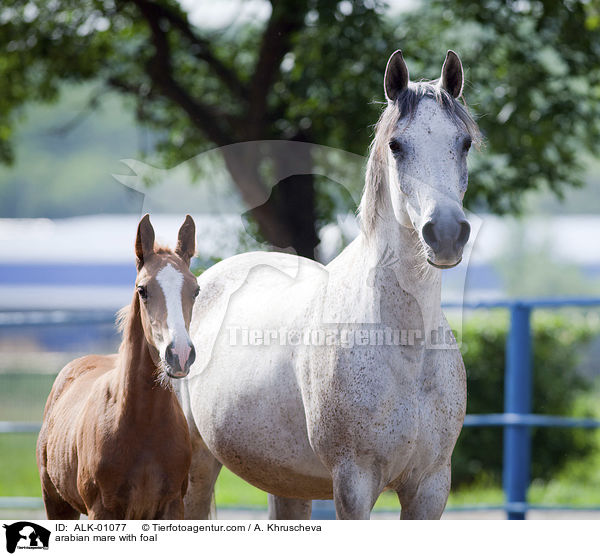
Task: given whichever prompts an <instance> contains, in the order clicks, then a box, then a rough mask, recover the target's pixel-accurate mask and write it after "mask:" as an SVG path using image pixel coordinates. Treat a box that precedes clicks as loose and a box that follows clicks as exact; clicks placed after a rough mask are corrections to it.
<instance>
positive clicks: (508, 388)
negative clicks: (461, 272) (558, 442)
mask: <svg viewBox="0 0 600 556" xmlns="http://www.w3.org/2000/svg"><path fill="white" fill-rule="evenodd" d="M530 321H531V307H530V306H529V305H526V304H523V303H519V302H517V303H515V304H514V305H512V306H511V310H510V330H509V333H508V335H507V345H506V370H505V374H504V412H505V413H513V414H517V415H523V414H525V415H526V414H529V413H531V393H532V372H531V325H530ZM503 459H504V461H503V486H504V495H505V498H506V503H507V505H508V508H507V518H508V519H525V514H526V511H527V487H528V486H529V472H530V463H531V438H530V430H529V427H526V426H523V425H519V424H514V425H505V426H504V454H503Z"/></svg>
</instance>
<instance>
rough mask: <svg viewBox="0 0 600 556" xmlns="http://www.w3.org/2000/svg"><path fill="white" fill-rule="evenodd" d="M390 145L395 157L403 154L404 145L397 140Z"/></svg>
mask: <svg viewBox="0 0 600 556" xmlns="http://www.w3.org/2000/svg"><path fill="white" fill-rule="evenodd" d="M389 145H390V150H391V151H392V153H394V155H398V154H400V153H401V152H402V145H401V144H400V143H399V142H398V141H397V140H396V139H392V140H391V141H390V143H389Z"/></svg>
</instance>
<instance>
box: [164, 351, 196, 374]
mask: <svg viewBox="0 0 600 556" xmlns="http://www.w3.org/2000/svg"><path fill="white" fill-rule="evenodd" d="M186 348H187V349H186ZM180 356H182V357H181V359H180ZM182 359H183V362H182ZM195 360H196V350H195V349H194V345H193V344H192V343H191V342H188V343H187V346H185V347H184V349H179V350H178V351H177V353H176V352H175V346H174V344H173V342H171V343H170V344H169V345H168V346H167V349H166V350H165V363H166V365H165V371H166V373H167V374H168V375H169V376H170V377H171V378H183V377H185V376H187V375H188V374H189V372H190V367H191V366H192V364H193V363H194V361H195ZM182 363H183V364H182Z"/></svg>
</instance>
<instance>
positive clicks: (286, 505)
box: [268, 494, 312, 519]
mask: <svg viewBox="0 0 600 556" xmlns="http://www.w3.org/2000/svg"><path fill="white" fill-rule="evenodd" d="M268 498H269V519H310V513H311V511H312V500H300V499H298V498H284V497H283V496H275V495H274V494H269V496H268Z"/></svg>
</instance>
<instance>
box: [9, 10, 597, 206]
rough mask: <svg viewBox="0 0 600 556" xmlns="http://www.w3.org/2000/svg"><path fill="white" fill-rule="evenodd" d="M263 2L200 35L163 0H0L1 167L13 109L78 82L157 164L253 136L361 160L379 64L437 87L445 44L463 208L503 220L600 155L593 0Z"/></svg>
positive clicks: (376, 96) (574, 177) (377, 96)
mask: <svg viewBox="0 0 600 556" xmlns="http://www.w3.org/2000/svg"><path fill="white" fill-rule="evenodd" d="M274 6H275V7H274V8H273V10H272V13H271V16H270V17H269V19H268V21H266V22H252V23H243V24H237V25H236V26H235V28H231V29H225V30H223V32H220V33H211V32H208V31H207V30H206V29H199V28H196V27H194V25H192V24H191V23H190V22H189V20H188V17H187V14H186V13H185V12H184V11H183V9H182V7H181V5H180V4H179V3H178V2H176V1H175V0H159V1H156V2H151V1H148V0H129V1H125V2H114V1H113V0H77V1H74V0H58V1H56V2H46V1H42V0H7V1H6V2H4V3H3V7H2V8H1V10H0V46H1V50H0V51H1V52H2V55H0V84H1V85H2V91H3V94H2V98H0V121H1V122H2V125H0V160H3V161H5V162H6V161H10V160H12V157H13V153H12V138H13V137H14V130H15V127H16V126H17V124H18V121H19V117H20V114H21V111H22V107H23V106H24V105H25V103H27V102H31V101H37V102H52V101H55V100H56V99H57V97H58V94H59V91H60V87H61V85H63V84H65V83H69V84H74V83H82V82H90V81H93V82H96V83H100V84H102V87H104V88H106V89H111V90H115V91H117V92H119V93H121V94H124V95H125V96H126V97H127V98H128V99H129V100H130V106H131V108H132V110H134V111H135V115H136V117H137V119H138V120H139V121H140V122H142V123H143V125H144V126H147V127H149V128H152V129H154V130H155V132H156V141H155V143H154V147H155V148H156V149H157V152H158V153H159V154H160V158H161V163H162V164H164V165H165V166H174V165H175V164H177V163H179V162H181V161H182V160H185V159H188V158H190V157H192V156H194V155H196V154H198V152H200V151H202V150H204V149H206V148H207V147H209V146H212V145H215V144H225V143H233V142H236V141H247V140H253V139H301V140H306V141H312V142H315V143H320V144H325V145H328V146H334V147H339V148H342V149H345V150H349V151H353V152H358V153H361V154H365V153H366V149H367V145H368V141H369V134H370V129H371V128H370V126H371V125H372V124H373V123H374V122H375V120H376V119H377V116H378V113H379V110H380V106H379V105H378V104H377V102H373V101H381V100H383V94H382V90H381V88H382V87H381V82H382V74H383V70H384V67H385V62H386V60H387V57H388V56H389V54H390V52H392V51H393V50H394V49H395V48H398V47H401V48H402V49H403V50H404V53H405V56H406V58H407V60H408V63H409V67H410V70H411V75H412V76H413V77H427V78H435V77H437V76H438V75H439V72H440V65H441V62H442V60H443V56H444V54H445V49H446V48H453V49H455V50H457V51H459V53H460V54H461V57H462V59H463V63H464V65H465V68H466V70H467V83H466V90H465V96H466V98H467V99H468V101H469V103H470V105H471V106H472V107H474V110H475V112H477V113H479V115H480V118H479V121H480V124H481V127H482V129H483V131H484V133H485V136H486V139H487V148H486V149H485V150H484V152H483V153H482V154H480V155H477V154H476V155H475V156H474V160H473V164H472V178H471V186H470V188H469V192H468V194H467V199H466V202H467V205H468V206H470V208H472V209H475V210H477V209H480V208H482V207H490V208H492V209H493V210H496V211H506V210H516V209H518V208H519V204H520V199H521V197H522V194H523V193H524V192H525V191H528V190H535V189H539V188H547V189H550V190H552V191H554V192H556V193H558V194H562V192H564V191H565V188H566V187H567V186H570V185H578V184H579V183H580V182H581V173H580V170H581V157H580V156H579V155H580V153H581V152H584V151H589V152H591V153H596V154H597V153H598V149H599V147H598V145H600V66H599V65H598V64H597V60H598V55H599V53H600V33H598V32H597V30H598V6H597V3H595V2H591V3H590V2H584V1H576V0H573V1H570V2H568V3H562V2H557V1H554V0H544V1H540V2H512V1H511V2H503V1H500V0H485V1H483V2H479V1H476V0H452V1H451V2H442V1H440V0H425V1H424V2H422V3H421V4H420V7H418V8H417V9H416V10H413V11H410V12H405V13H401V14H400V15H399V16H398V17H397V20H395V21H390V20H389V19H388V18H387V17H386V16H385V15H384V8H383V3H381V2H378V1H375V2H371V1H369V2H367V1H366V0H365V1H359V0H353V1H351V2H341V3H340V2H337V1H335V0H327V1H320V2H317V1H316V0H286V1H284V2H278V3H277V4H274ZM94 105H95V102H94V99H90V108H93V107H94ZM320 194H321V196H327V195H328V190H327V188H323V190H322V191H320ZM321 204H323V203H321ZM324 205H325V206H326V205H327V203H324Z"/></svg>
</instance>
